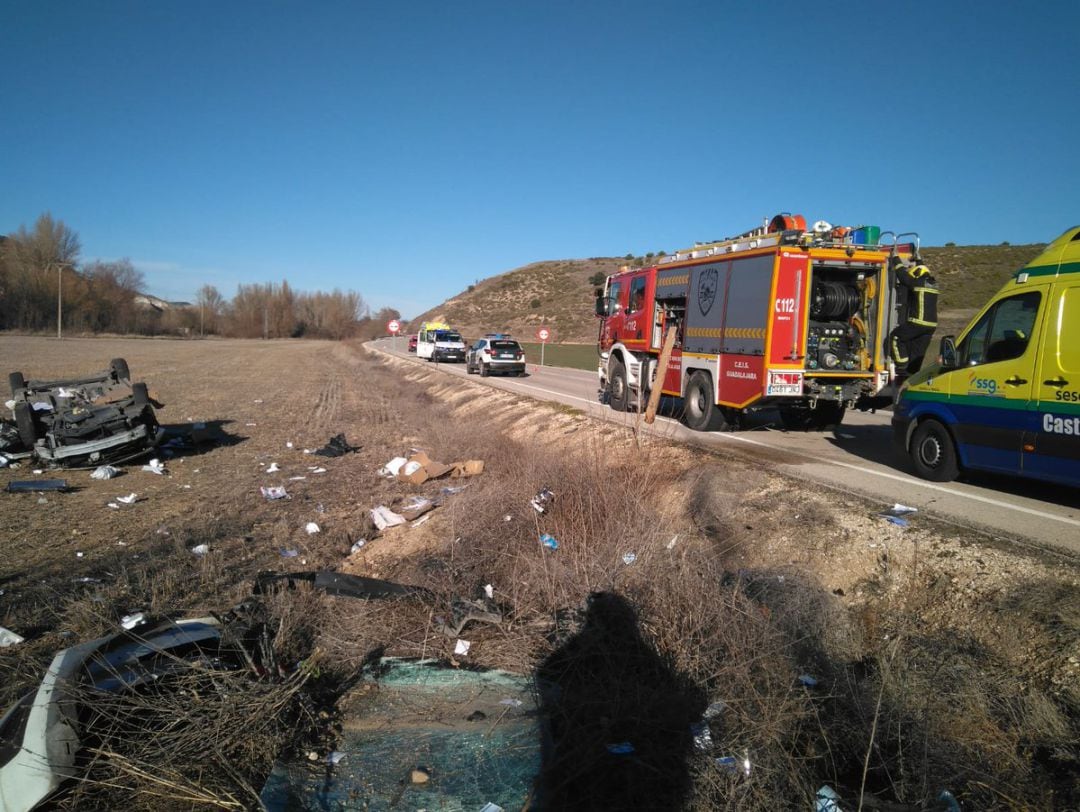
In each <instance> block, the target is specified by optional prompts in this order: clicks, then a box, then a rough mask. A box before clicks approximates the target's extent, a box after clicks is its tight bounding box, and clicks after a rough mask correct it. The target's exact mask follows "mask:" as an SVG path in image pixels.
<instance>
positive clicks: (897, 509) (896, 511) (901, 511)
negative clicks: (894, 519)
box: [889, 502, 919, 516]
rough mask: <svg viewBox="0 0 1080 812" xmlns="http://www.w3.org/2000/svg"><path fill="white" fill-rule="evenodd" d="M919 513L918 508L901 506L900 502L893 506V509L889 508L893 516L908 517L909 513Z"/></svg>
mask: <svg viewBox="0 0 1080 812" xmlns="http://www.w3.org/2000/svg"><path fill="white" fill-rule="evenodd" d="M918 512H919V509H918V508H913V507H908V506H907V505H901V504H900V503H899V502H896V503H895V504H893V506H892V507H891V508H889V513H891V514H892V515H893V516H904V515H906V514H908V513H918Z"/></svg>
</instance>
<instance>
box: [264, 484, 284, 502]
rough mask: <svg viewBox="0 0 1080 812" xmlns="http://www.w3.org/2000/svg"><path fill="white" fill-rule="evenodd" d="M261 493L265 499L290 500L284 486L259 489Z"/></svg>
mask: <svg viewBox="0 0 1080 812" xmlns="http://www.w3.org/2000/svg"><path fill="white" fill-rule="evenodd" d="M259 493H261V494H262V495H263V497H264V498H265V499H288V498H289V494H288V493H286V491H285V488H284V486H282V485H274V486H271V487H269V488H259Z"/></svg>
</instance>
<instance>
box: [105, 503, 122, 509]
mask: <svg viewBox="0 0 1080 812" xmlns="http://www.w3.org/2000/svg"><path fill="white" fill-rule="evenodd" d="M105 507H110V508H112V509H113V510H120V505H118V504H116V502H109V503H107V504H106V505H105Z"/></svg>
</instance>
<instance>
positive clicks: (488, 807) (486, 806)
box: [480, 801, 506, 812]
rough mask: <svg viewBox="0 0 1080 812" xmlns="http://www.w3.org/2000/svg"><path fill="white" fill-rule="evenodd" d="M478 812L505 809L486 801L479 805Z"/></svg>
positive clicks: (494, 811) (500, 811) (492, 811)
mask: <svg viewBox="0 0 1080 812" xmlns="http://www.w3.org/2000/svg"><path fill="white" fill-rule="evenodd" d="M480 812H506V810H505V809H503V808H502V807H501V806H499V805H498V804H493V803H492V802H491V801H488V802H487V803H486V804H484V805H483V806H482V807H480Z"/></svg>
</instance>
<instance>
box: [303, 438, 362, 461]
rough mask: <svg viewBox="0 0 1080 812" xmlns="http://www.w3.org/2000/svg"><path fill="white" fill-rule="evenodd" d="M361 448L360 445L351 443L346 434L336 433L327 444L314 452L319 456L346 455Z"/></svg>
mask: <svg viewBox="0 0 1080 812" xmlns="http://www.w3.org/2000/svg"><path fill="white" fill-rule="evenodd" d="M359 450H360V448H359V446H354V445H349V442H348V440H346V439H345V435H344V434H335V435H334V436H333V437H331V438H330V440H329V441H328V442H327V443H326V445H324V446H323V447H322V448H320V449H319V450H318V451H316V452H314V453H315V455H316V456H318V457H344V456H345V455H346V454H352V453H353V452H355V451H359Z"/></svg>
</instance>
